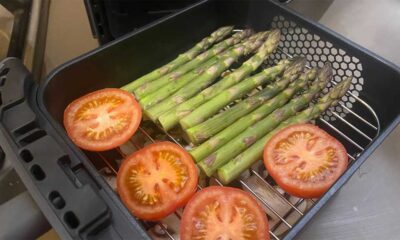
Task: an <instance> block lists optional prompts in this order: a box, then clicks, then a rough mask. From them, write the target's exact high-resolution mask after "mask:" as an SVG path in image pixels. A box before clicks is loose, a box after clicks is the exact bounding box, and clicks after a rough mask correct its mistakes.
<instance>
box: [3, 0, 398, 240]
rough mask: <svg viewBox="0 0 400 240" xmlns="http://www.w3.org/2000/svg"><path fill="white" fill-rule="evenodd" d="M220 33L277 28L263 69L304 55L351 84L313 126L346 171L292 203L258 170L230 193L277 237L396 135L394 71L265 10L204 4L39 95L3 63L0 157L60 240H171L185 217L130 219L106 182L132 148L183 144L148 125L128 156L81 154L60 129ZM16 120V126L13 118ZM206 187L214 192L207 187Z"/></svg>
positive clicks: (273, 8) (303, 23)
mask: <svg viewBox="0 0 400 240" xmlns="http://www.w3.org/2000/svg"><path fill="white" fill-rule="evenodd" d="M227 24H233V25H235V26H236V27H237V28H238V29H242V28H246V27H250V28H253V29H255V30H265V29H269V28H271V27H272V28H279V29H281V32H282V34H283V36H282V41H281V43H280V46H279V49H278V51H277V52H276V53H275V54H274V56H273V57H271V58H270V59H269V63H270V64H271V63H273V62H276V61H277V60H278V59H281V58H288V57H292V56H294V55H303V56H306V58H307V60H308V62H309V65H310V66H321V64H323V63H324V62H331V63H332V66H333V68H334V74H335V77H334V81H332V82H331V85H334V84H336V83H337V82H340V81H341V79H342V78H343V76H346V75H352V76H354V79H353V84H352V87H351V89H350V90H349V92H348V93H347V94H346V96H344V97H343V98H342V101H341V102H340V103H339V104H338V105H337V106H336V107H334V108H331V109H330V110H329V111H327V112H326V114H325V115H324V116H323V117H321V118H320V119H318V120H317V121H316V123H317V124H318V125H319V126H321V127H322V128H324V129H326V130H327V131H328V132H330V133H331V134H333V135H334V136H336V137H337V138H338V139H339V140H341V141H342V143H343V144H344V145H345V147H346V149H347V150H348V153H349V159H350V161H351V163H350V166H349V168H348V169H347V171H346V172H345V173H344V175H343V176H342V177H341V178H340V179H339V180H338V181H337V182H336V183H335V184H334V185H333V186H332V187H331V188H330V190H329V191H328V192H327V193H326V194H325V195H324V196H323V197H321V198H320V199H313V200H303V199H298V198H293V197H290V196H288V195H286V194H284V193H282V192H281V191H280V190H279V189H278V188H277V187H276V186H275V184H274V182H273V180H272V179H270V178H269V177H268V176H266V173H265V171H264V169H263V168H262V166H259V165H257V164H255V165H254V166H253V168H252V169H251V170H250V171H249V172H248V173H247V175H246V174H245V175H244V176H243V177H242V178H241V179H238V180H237V181H236V182H235V183H233V185H235V186H237V187H242V188H243V189H244V190H247V191H249V192H251V193H252V194H253V195H254V196H255V197H256V198H257V199H258V200H259V201H260V203H261V204H262V205H263V207H264V209H265V210H266V212H267V214H268V216H269V218H270V222H271V228H270V234H271V238H272V239H274V238H275V239H292V238H293V237H294V236H295V235H296V234H297V233H298V232H299V231H300V230H301V229H302V228H303V226H304V225H305V224H306V223H307V222H308V221H309V220H310V219H311V218H312V217H313V215H315V213H316V212H317V211H318V210H319V209H320V208H321V207H322V206H323V205H324V204H325V203H326V202H327V201H328V200H329V199H330V198H331V197H332V195H333V194H334V193H335V192H336V191H338V190H339V189H340V187H341V186H342V185H343V184H344V183H345V182H346V181H347V180H348V179H349V178H350V177H351V175H352V174H353V173H354V171H355V170H356V169H357V168H358V167H359V166H360V165H361V164H362V163H363V162H364V161H365V159H366V158H367V157H368V156H369V155H370V154H371V152H372V151H373V150H374V149H375V148H376V147H377V146H378V145H379V144H380V143H381V142H382V141H383V139H384V138H385V137H386V136H387V135H388V134H389V133H390V131H391V130H393V128H394V127H395V126H396V125H398V123H399V121H400V117H399V113H400V110H399V108H397V107H395V106H398V104H399V98H398V90H399V89H400V71H399V69H397V68H396V67H395V66H394V65H392V64H390V63H388V62H386V61H385V60H383V59H381V58H379V57H377V56H375V55H374V54H372V53H370V52H368V51H367V50H365V49H363V48H361V47H359V46H357V45H355V44H354V43H352V42H350V41H348V40H346V39H344V38H342V37H341V36H339V35H337V34H335V33H333V32H331V31H330V30H328V29H326V28H324V27H323V26H321V25H319V24H317V23H314V22H311V21H309V20H306V19H304V18H302V17H301V16H299V15H297V14H296V13H293V12H292V11H290V10H288V9H286V8H284V7H282V6H280V5H278V4H276V3H273V2H270V1H203V2H201V3H199V4H196V5H193V6H192V7H189V8H187V9H185V10H183V11H181V12H179V13H177V14H175V15H173V16H170V17H167V18H165V19H163V20H161V21H159V22H157V23H155V24H152V25H150V26H148V27H146V28H143V29H141V30H139V31H137V32H134V33H132V34H130V35H128V36H126V37H124V38H122V39H120V40H117V41H114V42H112V43H110V44H108V45H106V46H104V47H101V48H99V49H97V50H95V51H93V52H90V53H88V54H86V55H84V56H81V57H79V58H77V59H75V60H73V61H71V62H69V63H66V64H64V65H63V66H60V67H59V68H58V69H57V70H55V71H54V72H53V73H52V74H50V75H49V76H48V78H47V79H46V80H45V81H44V82H42V83H41V85H40V86H38V87H37V86H35V85H33V83H31V79H30V77H29V74H28V73H27V72H26V70H25V69H24V68H23V67H21V66H20V64H19V63H18V62H17V61H16V60H14V59H9V60H7V61H5V62H4V63H3V65H1V64H0V75H1V76H0V79H4V80H2V81H1V82H0V85H1V94H2V100H3V101H2V105H1V114H2V115H1V127H2V128H1V129H2V132H3V134H1V135H0V143H1V147H2V148H3V149H4V151H5V152H6V156H7V157H10V156H12V157H14V158H15V159H13V161H14V165H15V166H16V169H17V171H18V173H19V174H20V175H21V177H22V179H23V181H24V183H26V185H27V187H28V189H29V190H30V192H31V193H32V194H33V196H34V198H35V200H36V201H37V202H38V203H39V206H40V207H41V208H42V209H43V211H44V212H45V214H46V216H47V217H48V218H49V219H50V221H51V223H52V224H53V226H54V227H55V228H56V229H57V231H58V232H59V233H60V234H61V236H62V237H64V238H79V237H80V238H83V239H90V238H93V239H114V238H121V239H125V238H131V239H132V238H135V239H142V238H145V239H147V238H148V236H147V235H146V233H145V230H147V229H150V232H151V233H157V234H159V235H163V236H165V237H167V238H168V237H169V238H171V239H174V238H175V237H176V235H174V232H176V226H171V224H172V225H177V222H178V221H179V217H180V212H176V213H175V214H174V215H173V216H171V217H169V219H167V220H165V221H163V223H147V222H140V221H137V220H135V218H133V217H132V216H131V215H130V214H129V212H128V211H127V209H126V208H125V207H124V206H123V205H122V203H121V202H120V201H119V199H118V196H117V195H116V194H115V193H114V191H113V189H112V186H113V183H112V179H113V175H115V174H116V171H117V169H118V163H119V162H120V160H121V158H123V156H124V155H126V154H128V153H130V152H131V151H132V150H133V149H137V148H140V147H142V146H143V145H144V144H146V143H148V142H151V141H154V140H158V139H163V140H164V139H166V140H171V141H175V142H176V143H178V144H181V145H186V143H185V142H184V141H183V140H182V139H181V138H180V136H179V135H178V134H177V133H175V132H173V131H172V132H169V133H165V132H162V131H161V130H160V129H158V128H156V127H155V126H154V125H153V124H152V123H150V122H143V123H142V125H141V127H140V129H139V131H138V133H137V134H136V135H135V136H134V137H133V138H132V139H131V141H130V143H129V144H127V145H126V146H124V147H122V148H118V149H115V150H113V151H107V152H103V153H93V152H83V151H81V150H79V149H78V148H77V147H76V146H74V145H73V144H72V142H71V141H70V140H69V139H68V137H67V135H66V134H65V131H64V130H63V127H62V116H63V111H64V109H65V107H66V106H67V104H69V103H70V102H71V101H72V100H74V99H76V98H78V97H79V96H82V95H84V94H86V93H88V92H91V91H93V90H96V89H100V88H105V87H120V86H122V85H124V84H126V83H128V82H129V81H132V80H133V79H135V78H137V77H139V76H141V75H143V74H144V73H146V72H149V71H150V70H152V69H154V68H155V67H157V66H160V65H162V64H164V63H166V62H168V61H169V60H170V59H172V58H173V57H174V56H176V55H177V54H178V53H180V52H182V51H184V50H185V49H187V48H189V47H190V46H192V45H193V44H194V43H195V42H197V41H198V40H199V39H201V38H202V37H204V36H205V35H207V34H208V33H210V32H211V31H213V30H214V29H216V28H217V27H219V26H222V25H227ZM388 86H390V87H388ZM329 87H330V86H328V88H329ZM328 88H327V89H328ZM10 89H11V90H15V91H17V92H18V94H13V95H11V94H9V93H8V92H9V91H10ZM327 89H325V91H327ZM21 114H24V115H23V116H24V117H23V118H22V119H21V118H18V116H21ZM89 159H90V160H91V161H89ZM98 170H100V171H98ZM104 176H105V177H104ZM110 179H111V181H110ZM210 184H219V183H218V181H216V180H215V179H211V180H210ZM89 203H90V204H89ZM165 223H168V224H170V225H166V224H165Z"/></svg>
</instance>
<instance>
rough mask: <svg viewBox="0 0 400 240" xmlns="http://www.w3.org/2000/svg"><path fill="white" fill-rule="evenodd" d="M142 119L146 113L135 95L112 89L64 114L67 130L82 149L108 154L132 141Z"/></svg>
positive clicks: (97, 93)
mask: <svg viewBox="0 0 400 240" xmlns="http://www.w3.org/2000/svg"><path fill="white" fill-rule="evenodd" d="M141 118H142V112H141V109H140V106H139V104H138V103H137V101H136V100H135V98H134V96H133V94H131V93H129V92H126V91H124V90H120V89H111V88H108V89H102V90H99V91H95V92H92V93H89V94H87V95H85V96H83V97H81V98H79V99H77V100H75V101H73V102H72V103H71V104H69V105H68V107H67V108H66V109H65V111H64V126H65V128H66V130H67V134H68V135H69V136H70V138H71V139H72V141H73V142H74V143H75V144H76V145H78V146H79V147H81V148H83V149H86V150H91V151H105V150H110V149H112V148H115V147H117V146H119V145H122V144H123V143H125V142H126V141H128V140H129V139H130V138H131V137H132V135H133V134H134V133H135V132H136V130H137V128H138V127H139V124H140V120H141Z"/></svg>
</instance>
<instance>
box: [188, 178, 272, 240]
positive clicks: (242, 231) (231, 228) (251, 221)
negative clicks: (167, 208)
mask: <svg viewBox="0 0 400 240" xmlns="http://www.w3.org/2000/svg"><path fill="white" fill-rule="evenodd" d="M180 237H181V240H191V239H197V240H202V239H204V240H208V239H251V240H265V239H269V233H268V220H267V216H266V215H265V212H264V210H263V209H262V208H261V206H260V205H259V204H258V202H257V201H256V200H255V199H254V198H253V197H252V196H251V195H250V194H249V193H247V192H245V191H243V190H240V189H237V188H230V187H219V186H213V187H207V188H204V189H202V190H201V191H199V192H197V193H196V194H195V195H194V196H193V198H192V199H191V200H190V201H189V203H188V204H187V205H186V207H185V210H184V212H183V215H182V219H181V225H180Z"/></svg>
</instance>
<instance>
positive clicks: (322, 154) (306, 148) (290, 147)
mask: <svg viewBox="0 0 400 240" xmlns="http://www.w3.org/2000/svg"><path fill="white" fill-rule="evenodd" d="M264 164H265V166H266V168H267V170H268V173H269V174H270V175H271V176H272V178H273V179H274V180H275V181H276V183H277V184H278V185H279V186H280V187H281V188H282V189H283V190H285V191H286V192H288V193H289V194H292V195H294V196H297V197H302V198H316V197H320V196H321V195H323V194H324V193H325V192H326V191H327V190H328V189H329V187H330V186H331V185H332V184H333V183H334V182H335V181H336V180H337V179H338V178H339V177H340V176H341V175H342V173H343V172H344V171H345V170H346V168H347V164H348V157H347V154H346V149H345V148H344V147H343V145H342V144H341V143H340V142H339V141H338V140H336V139H335V138H333V137H332V136H330V135H329V134H328V133H326V132H325V131H323V130H322V129H320V128H318V127H316V126H314V125H312V124H299V125H293V126H289V127H288V128H285V129H283V130H281V131H280V132H278V133H277V134H276V135H275V136H274V137H273V138H272V139H271V140H270V141H268V143H267V145H266V147H265V149H264Z"/></svg>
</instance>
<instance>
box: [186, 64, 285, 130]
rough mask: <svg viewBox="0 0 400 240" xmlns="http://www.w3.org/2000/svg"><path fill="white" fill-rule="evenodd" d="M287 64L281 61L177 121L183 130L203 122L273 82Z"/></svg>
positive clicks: (226, 90) (224, 91) (223, 92)
mask: <svg viewBox="0 0 400 240" xmlns="http://www.w3.org/2000/svg"><path fill="white" fill-rule="evenodd" d="M288 63H289V61H288V60H286V61H283V62H281V64H278V65H276V66H274V67H271V68H267V69H265V70H264V71H262V72H260V73H258V74H256V75H254V76H251V77H249V78H247V79H245V80H243V81H241V82H239V83H238V84H236V85H234V86H232V87H230V88H227V89H225V90H223V91H222V92H220V93H219V94H217V95H216V96H215V97H213V98H211V99H210V100H208V101H207V102H205V103H203V104H202V105H200V106H199V107H197V108H196V109H195V110H194V111H193V112H191V113H190V114H189V115H187V116H185V117H184V118H182V119H181V120H180V121H179V123H180V125H181V126H182V128H183V129H188V128H191V127H193V126H195V125H197V124H199V123H202V122H204V121H205V120H206V119H208V118H209V117H211V116H212V115H214V114H215V113H217V112H218V111H219V110H221V109H222V108H224V107H225V106H226V105H228V104H229V103H231V102H232V101H234V100H236V99H238V98H241V97H243V96H244V95H245V94H247V93H248V92H250V91H251V90H253V89H254V88H256V87H258V86H260V85H263V84H266V83H268V82H271V81H273V80H274V79H275V78H276V77H277V76H278V75H279V74H281V73H282V72H283V71H284V70H285V69H286V67H287V66H288V65H289V64H288Z"/></svg>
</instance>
